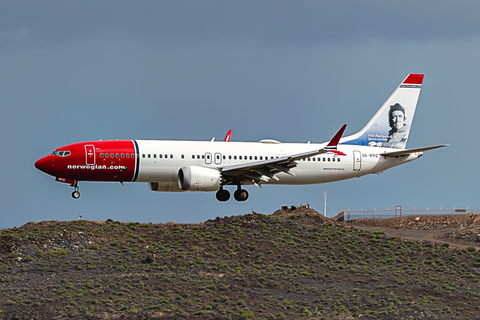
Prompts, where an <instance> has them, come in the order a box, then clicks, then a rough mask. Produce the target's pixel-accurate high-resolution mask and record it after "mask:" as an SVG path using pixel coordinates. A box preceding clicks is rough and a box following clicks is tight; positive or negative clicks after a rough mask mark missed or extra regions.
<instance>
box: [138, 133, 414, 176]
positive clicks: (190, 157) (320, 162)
mask: <svg viewBox="0 0 480 320" xmlns="http://www.w3.org/2000/svg"><path fill="white" fill-rule="evenodd" d="M136 142H137V144H138V157H139V159H140V161H139V170H138V175H137V176H136V179H134V181H136V182H165V183H173V184H176V183H177V175H178V171H179V169H180V168H181V167H186V166H200V167H205V168H211V169H217V168H223V167H227V166H232V165H238V164H245V163H253V162H256V161H262V160H267V159H273V158H277V157H284V156H288V155H292V154H299V153H302V152H309V151H312V150H319V149H322V148H323V147H325V145H326V144H325V143H323V144H313V143H312V144H310V143H261V142H223V141H222V142H221V141H218V142H216V141H169V140H136ZM338 150H340V151H342V152H343V153H345V154H346V155H345V156H340V155H335V154H334V153H324V154H319V155H316V156H312V157H309V158H305V159H302V160H298V161H296V162H297V167H296V168H293V169H292V170H291V171H292V172H293V173H294V174H295V175H294V176H293V175H289V174H286V173H283V172H282V173H278V174H277V175H276V176H277V177H278V179H279V181H276V180H273V179H272V180H270V181H269V182H268V184H287V185H288V184H291V185H301V184H315V183H324V182H332V181H338V180H345V179H349V178H354V177H360V176H363V175H366V174H372V173H380V172H382V171H385V170H386V169H388V168H391V167H394V166H397V165H400V164H403V163H406V162H409V161H412V160H414V159H417V158H418V157H420V156H421V155H422V154H423V153H422V152H417V153H414V154H411V155H408V156H401V157H387V158H385V157H383V156H382V155H381V153H383V152H388V151H392V149H391V148H382V147H368V146H355V145H339V146H338ZM397 150H398V149H397ZM247 184H248V183H247Z"/></svg>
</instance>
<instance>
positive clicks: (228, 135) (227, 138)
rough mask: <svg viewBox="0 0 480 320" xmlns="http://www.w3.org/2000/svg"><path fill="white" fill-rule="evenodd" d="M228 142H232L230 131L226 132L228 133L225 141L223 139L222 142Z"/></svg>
mask: <svg viewBox="0 0 480 320" xmlns="http://www.w3.org/2000/svg"><path fill="white" fill-rule="evenodd" d="M230 140H232V130H228V133H227V135H226V136H225V139H223V141H230Z"/></svg>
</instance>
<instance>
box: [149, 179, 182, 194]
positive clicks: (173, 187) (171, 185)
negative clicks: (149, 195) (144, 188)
mask: <svg viewBox="0 0 480 320" xmlns="http://www.w3.org/2000/svg"><path fill="white" fill-rule="evenodd" d="M148 187H149V188H150V190H152V191H158V192H182V191H183V190H181V189H180V188H179V187H178V183H175V182H173V181H172V182H149V183H148Z"/></svg>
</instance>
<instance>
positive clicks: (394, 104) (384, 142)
mask: <svg viewBox="0 0 480 320" xmlns="http://www.w3.org/2000/svg"><path fill="white" fill-rule="evenodd" d="M422 83H423V74H409V75H408V76H407V77H406V78H405V80H403V82H402V83H401V84H400V85H399V86H398V87H397V89H396V90H395V91H394V92H393V93H392V95H391V96H390V97H389V98H388V99H387V101H385V103H384V104H383V105H382V107H381V108H380V109H379V110H378V111H377V113H376V114H375V115H374V116H373V118H372V119H370V121H369V122H368V123H367V125H366V126H365V127H364V128H363V129H362V130H360V131H359V132H358V133H356V134H354V135H351V136H348V137H345V138H343V139H341V140H340V143H342V144H353V145H362V146H372V147H385V148H395V149H405V148H406V147H407V141H408V135H409V133H410V127H411V125H412V121H413V116H414V115H415V108H416V107H417V102H418V97H419V96H420V90H421V88H422Z"/></svg>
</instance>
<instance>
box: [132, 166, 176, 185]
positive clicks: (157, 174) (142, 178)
mask: <svg viewBox="0 0 480 320" xmlns="http://www.w3.org/2000/svg"><path fill="white" fill-rule="evenodd" d="M178 169H179V168H178V167H171V166H168V167H167V166H140V170H139V173H138V178H137V180H136V181H137V182H152V181H156V182H160V181H165V182H171V181H175V182H176V181H177V173H178Z"/></svg>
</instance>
